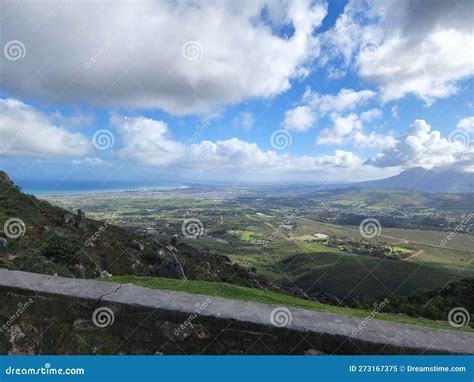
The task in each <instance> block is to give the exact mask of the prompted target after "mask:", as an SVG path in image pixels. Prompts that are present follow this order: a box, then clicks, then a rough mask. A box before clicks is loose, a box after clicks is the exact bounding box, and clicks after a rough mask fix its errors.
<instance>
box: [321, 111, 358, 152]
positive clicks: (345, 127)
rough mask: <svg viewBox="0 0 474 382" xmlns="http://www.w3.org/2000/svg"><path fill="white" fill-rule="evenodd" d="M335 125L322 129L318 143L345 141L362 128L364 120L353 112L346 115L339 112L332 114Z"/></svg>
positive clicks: (339, 142) (326, 143)
mask: <svg viewBox="0 0 474 382" xmlns="http://www.w3.org/2000/svg"><path fill="white" fill-rule="evenodd" d="M331 120H332V124H333V126H332V127H331V128H326V129H323V130H321V132H320V134H319V136H318V138H317V139H316V143H317V144H319V145H329V144H336V145H339V144H341V143H343V142H344V140H345V139H346V138H348V137H349V136H350V135H352V133H354V132H355V131H360V130H362V128H363V126H362V122H361V121H360V120H359V117H358V116H357V114H355V113H351V114H349V115H347V116H345V117H343V116H340V115H339V114H333V115H332V116H331Z"/></svg>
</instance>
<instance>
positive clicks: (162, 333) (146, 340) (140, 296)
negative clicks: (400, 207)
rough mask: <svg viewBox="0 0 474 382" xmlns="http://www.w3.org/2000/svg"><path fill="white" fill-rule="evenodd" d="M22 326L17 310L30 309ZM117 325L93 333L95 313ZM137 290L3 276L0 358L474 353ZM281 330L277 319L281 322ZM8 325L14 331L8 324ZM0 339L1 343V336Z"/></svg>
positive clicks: (309, 315) (326, 318) (422, 337)
mask: <svg viewBox="0 0 474 382" xmlns="http://www.w3.org/2000/svg"><path fill="white" fill-rule="evenodd" d="M29 299H31V300H32V301H33V303H31V304H28V307H27V308H26V309H24V311H22V312H21V314H20V315H19V317H18V318H17V319H15V320H12V319H11V318H12V317H16V316H15V313H16V312H17V311H18V303H22V304H23V306H25V304H24V302H25V301H31V300H29ZM103 307H106V308H110V309H111V310H112V311H113V316H114V317H113V318H114V322H113V324H112V325H110V326H107V327H105V328H99V327H97V326H96V325H94V323H93V320H92V316H93V313H94V311H95V310H96V309H97V308H103ZM276 308H277V307H276V306H273V305H265V304H257V303H250V302H243V301H235V300H228V299H224V298H219V297H210V296H203V295H196V294H188V293H181V292H172V291H161V290H152V289H147V288H141V287H136V286H132V285H119V284H114V283H107V282H99V281H90V280H80V279H67V278H62V277H54V276H46V275H39V274H32V273H26V272H19V271H8V270H2V269H0V352H3V353H15V354H18V353H31V354H39V353H40V354H57V353H59V354H90V353H98V354H201V353H202V354H321V353H325V354H421V353H423V354H474V334H472V333H467V332H460V331H451V330H435V329H428V328H423V327H418V326H414V325H404V324H397V323H391V322H386V321H379V320H371V321H370V322H369V323H368V324H367V325H366V326H365V327H364V328H363V329H362V330H360V331H357V332H354V329H355V328H357V327H358V326H359V325H361V323H362V321H363V319H360V318H355V317H351V316H344V315H339V314H332V313H322V312H314V311H307V310H303V309H296V308H289V312H290V315H291V322H288V321H289V320H288V318H289V316H288V311H286V312H284V313H282V315H283V317H284V318H285V319H286V321H285V320H284V321H285V323H286V324H287V325H285V326H283V327H278V326H275V325H273V324H272V319H271V317H272V312H274V310H275V309H276ZM276 321H277V322H279V321H278V320H276ZM4 322H8V324H9V325H7V326H4V327H3V328H2V325H3V323H4ZM2 333H3V335H2Z"/></svg>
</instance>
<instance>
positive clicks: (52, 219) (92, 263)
mask: <svg viewBox="0 0 474 382" xmlns="http://www.w3.org/2000/svg"><path fill="white" fill-rule="evenodd" d="M0 268H8V269H17V270H24V271H31V272H36V273H44V274H58V275H61V276H67V277H78V278H94V277H110V275H114V276H115V275H136V276H162V277H169V278H177V279H185V278H187V279H195V280H208V281H221V282H232V283H234V284H237V285H243V286H251V287H257V288H263V287H265V286H266V284H267V283H266V281H265V280H264V279H262V278H260V277H258V276H257V275H255V273H253V272H251V271H250V270H248V269H246V268H244V267H241V266H238V265H237V264H232V263H231V262H230V260H229V259H228V258H227V256H221V255H218V254H214V253H211V252H209V251H207V250H205V249H195V248H191V247H189V246H188V245H186V244H184V243H179V242H177V241H176V242H175V241H173V243H171V242H163V241H160V240H158V239H157V238H156V237H153V236H141V237H139V236H137V235H136V234H135V233H133V232H131V231H129V230H127V229H126V228H123V227H117V226H114V225H112V224H109V222H107V221H105V222H101V221H95V220H91V219H88V218H87V217H86V215H85V212H83V211H81V210H79V211H77V212H72V211H67V210H64V209H62V208H59V207H55V206H52V205H51V204H49V203H48V202H46V201H43V200H39V199H37V198H36V197H34V196H32V195H27V194H24V193H22V192H21V190H20V189H19V188H18V187H16V186H15V185H14V184H13V182H12V181H11V180H10V178H9V177H8V175H7V174H5V173H4V172H1V171H0Z"/></svg>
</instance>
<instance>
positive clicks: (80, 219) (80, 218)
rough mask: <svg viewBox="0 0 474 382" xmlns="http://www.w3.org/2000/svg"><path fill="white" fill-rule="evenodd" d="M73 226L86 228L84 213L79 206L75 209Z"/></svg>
mask: <svg viewBox="0 0 474 382" xmlns="http://www.w3.org/2000/svg"><path fill="white" fill-rule="evenodd" d="M75 226H76V227H77V228H86V213H85V212H84V211H83V210H81V209H80V208H79V209H78V210H77V217H76V222H75Z"/></svg>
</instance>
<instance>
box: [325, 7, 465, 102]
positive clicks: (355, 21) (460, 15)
mask: <svg viewBox="0 0 474 382" xmlns="http://www.w3.org/2000/svg"><path fill="white" fill-rule="evenodd" d="M473 11H474V3H473V2H472V1H469V2H464V3H462V4H458V3H457V2H455V1H454V2H450V1H444V2H443V1H437V2H433V1H426V0H423V1H419V0H374V1H361V0H352V1H350V2H349V4H348V5H347V6H346V8H345V11H344V13H343V14H342V15H341V16H340V17H339V19H338V20H337V22H336V24H335V26H334V27H333V28H332V29H331V30H329V31H328V32H326V33H325V36H324V38H323V41H324V43H323V46H324V52H325V54H326V55H327V57H326V60H331V59H336V60H337V58H338V56H339V57H342V58H343V60H344V62H345V65H346V66H347V67H349V66H350V65H352V66H353V67H354V66H355V68H356V70H357V72H358V74H359V75H360V76H362V77H363V78H364V79H368V80H371V81H373V82H375V83H377V84H379V85H380V89H381V95H382V99H383V100H384V101H388V100H395V99H399V98H402V97H404V96H405V95H407V94H409V93H412V94H415V95H416V96H417V97H419V98H420V99H422V100H423V101H425V103H427V104H431V103H432V102H434V101H435V100H436V99H438V98H445V97H448V96H450V95H452V94H455V93H457V92H458V91H459V82H460V81H461V80H463V79H465V78H468V77H470V76H472V75H473V74H474V65H473V58H472V50H473V49H474V46H473V40H472V14H473V13H474V12H473ZM335 52H336V55H334V53H335ZM336 62H337V61H336Z"/></svg>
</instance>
